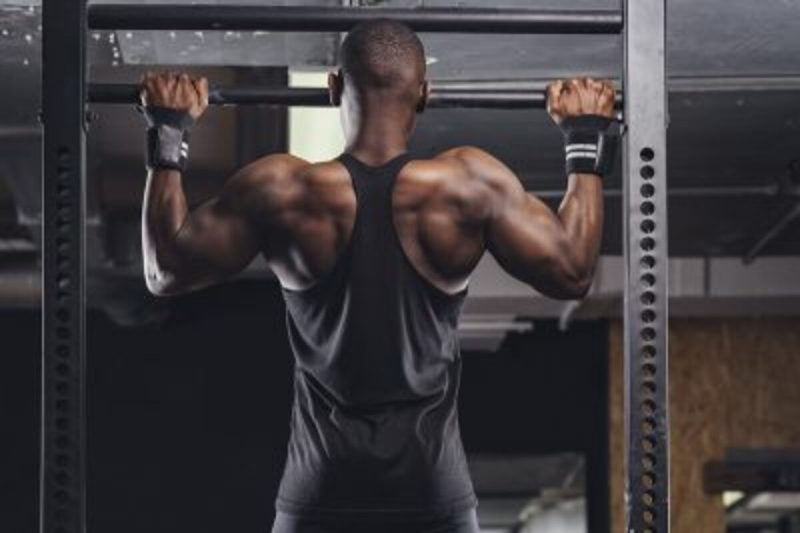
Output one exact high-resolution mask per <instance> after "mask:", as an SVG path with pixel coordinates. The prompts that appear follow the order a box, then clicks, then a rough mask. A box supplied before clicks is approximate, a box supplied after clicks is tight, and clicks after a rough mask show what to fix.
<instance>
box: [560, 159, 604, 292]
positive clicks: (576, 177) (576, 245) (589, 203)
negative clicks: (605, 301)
mask: <svg viewBox="0 0 800 533" xmlns="http://www.w3.org/2000/svg"><path fill="white" fill-rule="evenodd" d="M558 218H559V220H560V221H561V225H562V227H563V230H564V235H565V242H566V243H567V248H568V250H569V254H568V261H569V263H570V264H569V267H568V272H569V275H570V277H572V278H573V280H574V282H575V283H577V285H578V287H579V289H581V290H583V291H585V290H588V287H589V285H591V281H592V276H593V274H594V269H595V265H596V263H597V257H598V255H599V253H600V244H601V241H602V236H603V180H602V178H600V177H599V176H597V175H594V174H572V175H570V176H569V181H568V185H567V190H566V193H565V195H564V198H563V200H562V202H561V205H560V206H559V209H558Z"/></svg>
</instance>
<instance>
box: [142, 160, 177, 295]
mask: <svg viewBox="0 0 800 533" xmlns="http://www.w3.org/2000/svg"><path fill="white" fill-rule="evenodd" d="M187 215H188V208H187V204H186V195H185V194H184V191H183V185H182V180H181V173H180V172H178V171H176V170H154V171H150V172H148V175H147V183H146V186H145V193H144V201H143V204H142V257H143V260H144V274H145V278H146V281H147V285H148V287H150V289H151V290H153V292H157V293H161V292H164V287H165V286H168V285H169V284H171V283H174V281H175V277H176V275H177V272H178V271H179V270H180V267H181V260H182V258H181V253H180V250H179V249H178V246H177V236H178V233H179V231H180V229H181V227H182V225H183V223H184V221H185V220H186V217H187Z"/></svg>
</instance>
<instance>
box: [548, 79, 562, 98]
mask: <svg viewBox="0 0 800 533" xmlns="http://www.w3.org/2000/svg"><path fill="white" fill-rule="evenodd" d="M563 87H564V81H563V80H556V81H552V82H550V83H549V84H548V85H547V101H548V102H553V101H555V100H556V99H557V98H558V97H559V96H560V95H561V91H562V90H563Z"/></svg>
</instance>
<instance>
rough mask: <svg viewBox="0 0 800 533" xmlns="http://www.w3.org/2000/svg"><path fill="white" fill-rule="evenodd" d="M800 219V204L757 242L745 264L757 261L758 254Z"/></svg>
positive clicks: (745, 258)
mask: <svg viewBox="0 0 800 533" xmlns="http://www.w3.org/2000/svg"><path fill="white" fill-rule="evenodd" d="M798 218H800V204H797V205H795V206H794V207H793V208H792V209H790V210H789V211H787V212H786V214H784V215H783V216H782V217H781V218H780V219H779V220H778V221H777V222H775V224H773V225H772V226H771V227H770V228H769V230H767V232H766V233H765V234H764V236H763V237H761V238H760V239H759V240H758V242H756V243H755V244H754V245H753V247H752V248H750V250H748V252H747V253H746V254H745V256H744V258H743V262H744V264H746V265H749V264H751V263H752V262H753V261H755V260H756V257H758V254H759V253H761V251H762V250H763V249H764V248H765V247H766V246H767V245H768V244H769V243H771V242H772V241H774V240H775V239H776V238H778V236H779V235H780V234H781V233H783V230H785V229H786V228H787V227H788V226H789V224H791V223H792V222H794V221H795V220H797V219H798Z"/></svg>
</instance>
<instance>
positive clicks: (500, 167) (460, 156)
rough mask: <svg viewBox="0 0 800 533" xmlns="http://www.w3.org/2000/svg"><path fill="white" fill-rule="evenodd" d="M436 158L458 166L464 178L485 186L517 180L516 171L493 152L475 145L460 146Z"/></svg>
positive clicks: (494, 185) (499, 184) (495, 185)
mask: <svg viewBox="0 0 800 533" xmlns="http://www.w3.org/2000/svg"><path fill="white" fill-rule="evenodd" d="M434 160H438V161H443V162H446V163H449V164H450V165H453V166H457V167H458V168H459V170H460V171H461V173H462V175H463V177H464V178H466V179H468V180H470V181H472V182H477V183H480V184H482V185H485V186H491V187H497V186H501V185H503V183H505V182H507V181H508V180H513V181H517V180H516V176H515V175H514V173H513V172H512V171H511V170H510V169H509V168H508V167H507V166H506V165H505V164H504V163H503V162H502V161H500V160H499V159H497V158H496V157H494V156H493V155H492V154H490V153H489V152H487V151H486V150H483V149H481V148H478V147H475V146H459V147H456V148H452V149H450V150H447V151H446V152H442V153H441V154H439V155H437V156H436V157H435V158H434Z"/></svg>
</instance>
